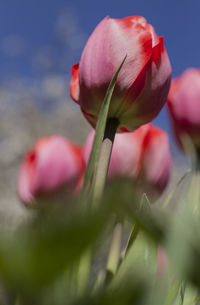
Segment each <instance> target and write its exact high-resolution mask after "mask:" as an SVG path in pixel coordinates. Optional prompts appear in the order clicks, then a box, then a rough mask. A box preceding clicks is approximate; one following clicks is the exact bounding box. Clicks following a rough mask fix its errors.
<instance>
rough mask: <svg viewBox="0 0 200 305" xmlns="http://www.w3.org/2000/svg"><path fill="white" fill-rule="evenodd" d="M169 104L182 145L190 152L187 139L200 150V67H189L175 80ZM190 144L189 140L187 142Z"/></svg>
mask: <svg viewBox="0 0 200 305" xmlns="http://www.w3.org/2000/svg"><path fill="white" fill-rule="evenodd" d="M167 106H168V110H169V114H170V117H171V120H172V124H173V127H174V131H175V135H176V138H177V140H178V143H179V145H180V147H181V148H182V149H183V150H184V151H185V152H189V147H186V145H185V144H186V143H185V142H184V141H185V139H187V138H188V139H189V140H190V144H192V145H193V146H194V147H195V149H196V150H197V152H199V151H200V69H194V68H193V69H192V68H190V69H187V70H186V71H185V72H184V73H183V74H181V75H180V76H179V77H177V78H176V79H175V80H173V82H172V85H171V88H170V92H169V96H168V101H167ZM187 143H188V144H189V142H187Z"/></svg>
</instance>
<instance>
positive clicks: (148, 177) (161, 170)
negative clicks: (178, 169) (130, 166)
mask: <svg viewBox="0 0 200 305" xmlns="http://www.w3.org/2000/svg"><path fill="white" fill-rule="evenodd" d="M146 126H148V128H146V133H145V134H144V133H142V129H143V128H144V127H146ZM146 126H142V127H141V128H139V129H138V130H136V131H135V133H136V134H137V136H138V137H140V136H141V133H142V136H143V143H142V154H141V160H140V172H139V177H140V179H141V180H142V181H144V182H146V184H147V187H148V186H149V187H150V188H151V189H152V191H155V192H157V193H158V194H161V193H162V192H163V191H164V189H165V188H166V186H167V183H168V181H169V178H170V174H171V163H172V161H171V154H170V148H169V139H168V135H167V134H166V133H165V132H164V131H163V130H162V129H160V128H158V127H155V126H153V125H152V124H148V125H146Z"/></svg>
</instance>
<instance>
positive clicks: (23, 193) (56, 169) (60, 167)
mask: <svg viewBox="0 0 200 305" xmlns="http://www.w3.org/2000/svg"><path fill="white" fill-rule="evenodd" d="M83 170H84V167H83V160H82V155H81V150H80V148H79V147H77V146H76V145H75V144H72V143H71V142H70V141H68V140H67V139H65V138H63V137H61V136H59V135H54V136H50V137H46V138H42V139H39V140H38V141H36V143H35V144H34V146H33V148H32V149H31V150H30V151H29V152H27V154H26V156H25V158H24V160H23V162H22V165H21V168H20V171H19V176H18V184H17V190H18V194H19V197H20V199H21V200H22V201H23V202H24V203H25V204H26V205H27V206H28V205H32V204H34V203H35V202H36V203H38V202H45V201H50V200H51V201H52V199H53V200H54V201H55V200H57V201H58V202H59V200H61V197H62V199H64V198H65V197H66V194H67V192H69V191H72V190H74V189H75V188H76V187H77V185H78V183H79V179H80V178H81V175H82V174H83Z"/></svg>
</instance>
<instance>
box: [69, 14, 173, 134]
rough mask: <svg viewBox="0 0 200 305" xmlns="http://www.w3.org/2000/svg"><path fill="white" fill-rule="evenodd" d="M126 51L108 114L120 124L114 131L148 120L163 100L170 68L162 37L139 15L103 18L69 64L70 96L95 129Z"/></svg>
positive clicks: (158, 109)
mask: <svg viewBox="0 0 200 305" xmlns="http://www.w3.org/2000/svg"><path fill="white" fill-rule="evenodd" d="M126 55H127V58H126V60H125V63H124V65H123V67H122V69H121V71H120V73H119V75H118V78H117V82H116V86H115V90H114V93H113V96H112V100H111V104H110V109H109V114H108V117H110V118H116V119H118V121H119V122H120V125H119V128H118V132H120V131H121V132H122V131H132V130H134V129H136V128H137V127H139V126H140V125H142V124H145V123H147V122H149V121H151V120H152V119H154V118H155V117H156V116H157V115H158V113H159V112H160V110H161V108H162V107H163V105H164V103H165V101H166V98H167V94H168V90H169V86H170V80H171V66H170V62H169V59H168V55H167V52H166V50H165V48H164V45H163V38H162V37H160V38H159V37H158V36H157V34H156V32H155V30H154V28H153V27H152V26H151V25H150V24H148V23H147V21H146V20H145V18H143V17H138V16H131V17H126V18H123V19H111V18H109V17H106V18H104V19H103V20H102V21H101V22H100V23H99V24H98V26H97V27H96V29H95V30H94V32H93V33H92V34H91V36H90V37H89V39H88V41H87V43H86V46H85V48H84V50H83V53H82V56H81V60H80V64H76V65H74V66H73V67H72V79H71V83H70V95H71V97H72V99H73V100H74V101H75V102H76V103H78V104H79V105H80V108H81V110H82V112H83V114H84V116H85V117H86V119H87V120H88V121H89V122H90V124H91V125H92V126H93V127H95V126H96V122H97V118H98V114H99V110H100V107H101V104H102V102H103V99H104V97H105V94H106V90H107V88H108V85H109V83H110V81H111V79H112V77H113V75H114V74H115V72H116V70H117V68H118V67H119V65H120V64H121V62H122V60H123V59H124V57H125V56H126Z"/></svg>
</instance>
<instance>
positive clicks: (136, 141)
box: [83, 123, 171, 198]
mask: <svg viewBox="0 0 200 305" xmlns="http://www.w3.org/2000/svg"><path fill="white" fill-rule="evenodd" d="M94 133H95V132H94V131H92V132H91V133H90V134H89V136H88V138H87V140H86V143H85V146H84V148H83V159H84V160H85V163H86V164H87V162H88V159H89V155H90V151H91V147H92V143H93V139H94ZM170 174H171V154H170V149H169V140H168V136H167V134H166V133H165V132H164V131H163V130H162V129H160V128H158V127H155V126H153V125H152V124H150V123H149V124H146V125H143V126H141V127H140V128H138V129H137V130H136V131H134V132H130V133H128V132H126V133H123V134H117V135H116V136H115V142H114V145H113V150H112V154H111V160H110V166H109V171H108V176H109V178H113V177H116V176H118V177H119V176H124V177H132V178H133V180H134V181H135V182H137V183H139V185H142V189H143V190H144V191H145V192H147V193H148V194H149V193H154V194H153V196H152V197H154V198H155V197H157V196H158V195H160V194H161V193H162V192H163V191H164V189H165V188H166V186H167V183H168V181H169V178H170Z"/></svg>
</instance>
